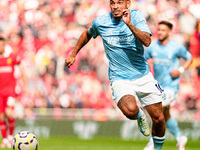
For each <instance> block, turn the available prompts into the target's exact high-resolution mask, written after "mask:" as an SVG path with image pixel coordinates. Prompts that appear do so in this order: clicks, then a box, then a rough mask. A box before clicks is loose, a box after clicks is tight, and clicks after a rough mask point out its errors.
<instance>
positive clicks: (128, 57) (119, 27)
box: [88, 10, 151, 83]
mask: <svg viewBox="0 0 200 150" xmlns="http://www.w3.org/2000/svg"><path fill="white" fill-rule="evenodd" d="M130 13H131V22H132V24H133V25H134V26H135V27H137V28H138V29H139V30H141V31H145V32H148V33H150V34H151V32H150V31H149V28H148V26H147V23H146V20H145V18H144V16H143V15H142V13H141V12H140V11H138V10H130ZM88 32H89V34H91V35H92V36H93V38H96V37H97V36H99V35H100V36H101V37H102V39H103V44H104V48H105V52H106V56H107V58H108V60H109V79H110V81H111V83H112V82H113V81H115V80H136V79H138V78H141V77H143V76H144V75H147V74H148V73H149V67H148V64H147V63H146V61H145V59H144V56H143V54H144V48H143V45H142V44H141V43H140V42H139V41H138V40H137V39H136V38H135V37H134V35H133V33H132V32H131V30H130V29H129V28H128V26H127V25H126V24H125V23H124V21H123V20H120V21H115V20H114V19H113V15H112V13H111V12H110V13H109V14H106V15H103V16H100V17H97V18H95V19H94V20H93V22H92V26H91V27H90V28H89V29H88Z"/></svg>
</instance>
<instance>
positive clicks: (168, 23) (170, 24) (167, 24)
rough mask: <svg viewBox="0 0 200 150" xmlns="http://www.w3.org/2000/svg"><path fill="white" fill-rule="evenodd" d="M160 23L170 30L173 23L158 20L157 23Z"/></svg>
mask: <svg viewBox="0 0 200 150" xmlns="http://www.w3.org/2000/svg"><path fill="white" fill-rule="evenodd" d="M160 24H164V25H166V26H168V28H169V29H170V30H172V28H173V24H172V23H170V22H168V21H160V22H159V23H158V25H160Z"/></svg>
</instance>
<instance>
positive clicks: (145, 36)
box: [122, 9, 151, 47]
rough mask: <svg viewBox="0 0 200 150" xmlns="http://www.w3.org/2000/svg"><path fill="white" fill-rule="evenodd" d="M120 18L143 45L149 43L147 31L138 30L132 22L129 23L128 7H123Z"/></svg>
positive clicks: (149, 38)
mask: <svg viewBox="0 0 200 150" xmlns="http://www.w3.org/2000/svg"><path fill="white" fill-rule="evenodd" d="M122 19H123V21H124V23H125V24H126V25H127V26H128V27H129V29H130V30H131V31H132V33H133V34H134V36H135V38H136V39H137V40H138V41H140V42H141V43H142V44H143V45H144V46H147V47H148V46H149V45H150V44H151V37H150V34H149V33H147V32H143V31H141V30H139V29H138V28H136V27H135V26H133V24H132V23H131V14H130V11H129V10H128V9H125V10H124V11H123V16H122Z"/></svg>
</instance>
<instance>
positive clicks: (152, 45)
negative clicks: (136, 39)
mask: <svg viewBox="0 0 200 150" xmlns="http://www.w3.org/2000/svg"><path fill="white" fill-rule="evenodd" d="M157 45H159V41H158V40H154V41H152V42H151V44H150V45H149V47H155V46H157Z"/></svg>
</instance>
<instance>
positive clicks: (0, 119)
mask: <svg viewBox="0 0 200 150" xmlns="http://www.w3.org/2000/svg"><path fill="white" fill-rule="evenodd" d="M0 129H1V135H2V138H3V141H2V142H1V148H4V147H6V146H7V144H8V139H7V131H6V122H5V113H0Z"/></svg>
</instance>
